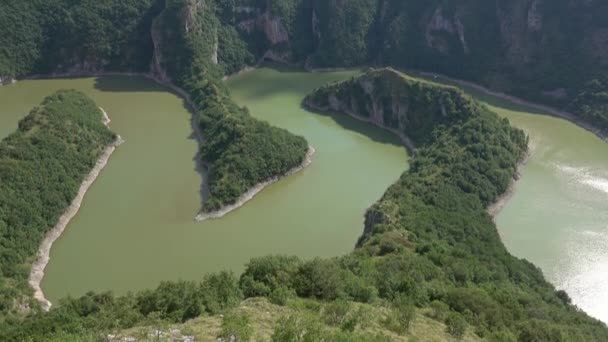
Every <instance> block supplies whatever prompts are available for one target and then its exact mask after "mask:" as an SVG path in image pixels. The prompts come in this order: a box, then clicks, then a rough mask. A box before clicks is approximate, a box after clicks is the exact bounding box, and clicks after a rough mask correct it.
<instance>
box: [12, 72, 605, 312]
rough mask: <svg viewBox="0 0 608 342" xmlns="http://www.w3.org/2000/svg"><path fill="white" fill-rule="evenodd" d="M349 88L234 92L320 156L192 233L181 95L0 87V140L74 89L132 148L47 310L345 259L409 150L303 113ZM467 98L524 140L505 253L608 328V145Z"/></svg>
mask: <svg viewBox="0 0 608 342" xmlns="http://www.w3.org/2000/svg"><path fill="white" fill-rule="evenodd" d="M352 75H354V73H352V72H342V73H330V74H326V73H317V74H306V73H300V72H279V71H275V70H270V69H259V70H256V71H253V72H250V73H246V74H244V75H241V76H238V77H236V78H233V79H231V80H230V81H229V82H228V85H229V87H230V89H231V91H232V94H233V96H234V98H235V99H236V101H237V102H238V103H239V104H241V105H246V106H248V107H249V108H250V110H251V112H252V114H253V115H254V116H256V117H259V118H262V119H264V120H268V121H269V122H271V123H272V124H274V125H277V126H280V127H285V128H287V129H289V130H291V131H292V132H294V133H296V134H301V135H304V136H305V137H306V138H307V139H308V141H309V142H310V143H311V144H312V145H313V146H314V147H316V148H317V151H318V152H317V154H316V156H315V158H314V163H313V165H312V166H311V167H310V168H308V169H307V170H305V171H303V172H301V173H299V174H297V175H294V176H292V177H289V178H288V179H285V180H283V181H281V182H279V183H277V184H275V185H273V186H271V187H270V188H268V189H266V190H265V191H264V192H262V194H260V195H259V196H258V197H256V198H255V199H254V200H253V201H252V202H250V203H248V204H247V205H246V206H245V207H243V208H242V209H240V210H238V211H237V212H235V213H233V214H231V215H229V216H227V217H225V218H223V219H221V220H217V221H210V222H204V223H201V224H196V223H194V222H193V220H192V218H193V217H194V215H195V214H196V212H197V210H198V209H199V206H200V203H199V202H200V199H199V194H198V189H199V187H200V181H201V179H200V176H199V175H198V174H197V173H196V172H195V171H194V162H193V160H192V158H193V156H194V154H195V153H196V143H195V142H194V141H193V140H192V139H190V138H189V137H190V134H191V129H190V127H189V124H188V120H189V113H188V112H187V111H186V110H185V109H184V106H183V103H182V101H181V100H180V99H178V98H177V97H176V96H174V95H172V94H170V93H167V92H166V91H165V90H164V89H163V88H161V87H159V86H156V85H155V84H153V83H150V82H148V81H146V80H143V79H138V78H115V77H111V78H101V79H98V80H95V79H79V80H52V81H26V82H21V83H18V84H16V85H12V86H8V87H3V88H0V136H4V135H6V134H8V133H9V132H11V131H13V130H14V129H15V127H16V123H17V121H18V119H19V118H20V117H22V116H24V115H25V114H26V113H27V112H28V111H29V109H30V108H31V107H32V106H33V105H36V104H38V103H39V102H40V101H41V99H42V98H43V97H44V96H45V95H48V94H49V93H51V92H52V91H53V90H55V89H59V88H77V89H80V90H83V91H85V92H87V93H88V94H90V95H91V96H93V98H94V99H95V100H96V101H98V103H99V104H100V105H101V106H103V107H104V108H105V109H106V110H107V111H108V113H109V114H110V116H111V117H112V120H113V121H112V124H111V126H112V128H113V129H114V130H115V131H117V132H118V133H120V134H121V135H122V136H123V137H125V139H126V140H127V143H126V144H124V145H123V146H121V147H120V148H119V149H118V150H117V152H116V153H115V155H113V156H112V159H111V161H110V163H109V166H108V167H107V169H106V170H104V172H103V173H102V175H101V176H100V178H99V180H98V182H96V184H95V185H94V186H93V187H92V189H91V190H90V193H89V194H88V195H87V197H86V198H85V201H84V203H83V206H82V209H81V212H80V213H79V214H78V215H77V217H76V219H75V220H74V221H73V223H72V224H71V225H70V226H69V228H68V230H67V232H66V234H65V235H64V236H63V237H62V238H61V239H60V240H59V241H58V242H57V244H56V245H55V247H54V248H53V251H52V253H51V258H52V259H51V263H50V265H49V267H48V268H47V277H45V279H44V281H43V287H44V289H45V291H47V293H48V294H49V296H50V298H51V299H52V300H55V299H57V298H58V297H61V296H65V295H67V294H71V295H79V294H82V293H84V292H85V291H87V290H107V289H112V290H115V291H117V292H120V293H122V292H125V291H127V290H133V289H140V288H149V287H153V286H154V285H155V284H157V283H158V282H159V281H161V280H169V279H180V278H181V279H199V278H200V277H201V275H202V274H204V273H205V272H211V271H217V270H221V269H231V270H234V271H235V272H239V271H241V270H242V267H243V264H244V263H245V262H246V261H247V260H249V258H251V257H253V256H258V255H265V254H269V253H275V254H276V253H286V254H296V255H300V256H302V257H313V256H333V255H339V254H343V253H347V252H348V251H350V250H352V248H353V245H354V242H355V240H356V238H357V237H358V236H359V234H360V233H361V231H362V229H363V222H362V215H363V213H364V211H365V208H367V207H368V206H369V205H370V204H372V203H373V202H374V201H376V200H377V199H378V198H379V197H380V196H381V194H382V193H383V192H384V190H385V189H386V188H387V187H388V186H389V185H390V184H391V183H392V182H393V181H394V180H396V179H397V177H398V176H399V174H400V173H401V172H403V171H404V170H405V169H406V167H407V166H406V162H405V161H406V156H405V151H404V150H403V149H402V148H401V147H399V146H397V141H396V140H394V139H392V138H391V137H389V136H388V135H386V134H384V133H383V132H380V131H378V130H376V129H373V128H371V127H367V126H366V125H364V124H360V123H357V122H355V121H353V120H350V119H348V118H345V117H334V118H332V117H328V116H322V115H317V114H311V113H308V112H306V111H304V110H302V109H301V108H300V106H299V102H300V100H301V99H302V97H303V96H304V95H306V94H307V93H308V92H309V91H310V90H311V89H312V88H314V87H315V86H318V85H321V84H323V83H325V82H327V81H329V80H337V79H344V78H347V77H350V76H352ZM468 91H470V90H468ZM470 92H471V93H472V94H473V95H474V96H476V98H477V99H479V100H481V101H482V102H485V103H487V104H488V105H489V106H491V108H492V109H493V110H495V111H496V112H498V113H499V114H500V115H501V116H504V117H507V118H508V119H509V120H510V121H511V122H512V123H513V124H514V125H515V126H518V127H521V128H523V129H524V130H525V131H526V132H527V133H528V134H529V135H530V138H531V149H532V156H531V158H530V160H529V162H528V164H527V165H526V166H525V167H524V168H523V177H522V179H521V181H520V182H519V183H518V186H517V191H516V192H515V195H514V196H513V198H512V199H511V200H510V201H509V203H508V204H507V206H506V207H505V208H504V210H503V211H502V212H501V213H500V215H499V216H498V217H497V225H498V229H499V232H500V234H501V236H502V239H503V241H504V243H505V244H506V246H507V248H508V249H509V251H511V253H513V254H514V255H516V256H518V257H522V258H526V259H528V260H530V261H532V262H533V263H534V264H536V265H537V266H539V267H540V268H541V269H542V270H543V272H544V274H545V275H546V277H547V279H548V280H550V281H551V282H552V283H554V284H555V285H556V286H557V287H558V288H560V289H565V290H566V291H567V292H568V293H569V294H570V296H571V297H572V299H573V301H574V303H575V304H576V305H578V306H579V307H581V308H582V309H584V310H585V311H587V312H588V313H589V314H591V315H593V316H595V317H597V318H600V319H602V320H604V321H605V322H608V290H607V289H606V284H608V144H606V143H605V142H603V141H601V140H600V139H598V138H597V137H595V136H594V135H592V134H591V133H588V132H586V131H584V130H583V129H581V128H578V127H577V126H575V125H573V124H571V123H569V122H567V121H564V120H561V119H557V118H553V117H548V116H543V115H540V114H542V113H539V112H538V111H537V110H533V109H530V108H525V107H522V106H518V105H514V104H511V103H509V102H505V101H502V100H498V99H496V98H493V97H490V96H484V95H481V94H478V93H475V92H472V91H470Z"/></svg>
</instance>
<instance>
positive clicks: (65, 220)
mask: <svg viewBox="0 0 608 342" xmlns="http://www.w3.org/2000/svg"><path fill="white" fill-rule="evenodd" d="M99 109H100V110H101V112H102V113H103V118H102V122H103V123H104V125H106V126H108V125H109V123H110V121H111V120H110V118H109V116H108V114H107V113H106V112H105V111H104V110H103V108H101V107H100V108H99ZM123 142H124V141H123V140H122V138H121V137H120V136H119V135H117V136H116V140H115V141H114V142H113V143H112V144H110V145H109V146H108V147H106V149H105V150H104V152H103V153H102V154H101V156H100V157H99V159H98V160H97V163H96V164H95V166H94V167H93V169H91V172H89V174H88V175H87V177H86V178H85V179H84V180H83V182H82V183H81V185H80V188H79V190H78V193H77V194H76V197H75V198H74V199H73V200H72V203H71V204H70V206H69V207H68V208H67V209H66V211H65V212H64V213H63V215H61V217H60V218H59V221H58V222H57V224H56V225H55V227H53V228H52V229H51V230H50V231H49V232H48V233H47V235H46V237H45V238H44V240H42V243H41V244H40V248H39V249H38V259H36V261H35V262H34V263H33V264H32V269H31V271H30V276H29V284H30V286H31V287H32V289H33V290H34V298H35V299H36V300H37V301H38V302H40V305H41V306H42V309H43V310H45V311H48V310H49V309H50V308H51V305H52V303H51V302H50V301H49V300H48V299H47V298H46V297H45V295H44V292H43V291H42V288H41V287H40V283H41V282H42V278H44V269H45V268H46V266H47V265H48V263H49V261H50V253H51V248H52V247H53V243H55V241H57V239H58V238H59V237H60V236H61V234H63V232H64V231H65V229H66V227H67V226H68V224H69V223H70V221H71V220H72V218H74V216H76V214H77V213H78V210H79V209H80V205H81V204H82V201H83V199H84V196H85V195H86V193H87V191H88V190H89V188H90V187H91V185H93V183H94V182H95V180H96V179H97V177H98V176H99V174H100V173H101V171H102V170H103V169H104V168H105V167H106V165H107V164H108V161H109V160H110V157H111V156H112V154H113V153H114V151H115V150H116V148H117V147H118V146H119V145H120V144H122V143H123Z"/></svg>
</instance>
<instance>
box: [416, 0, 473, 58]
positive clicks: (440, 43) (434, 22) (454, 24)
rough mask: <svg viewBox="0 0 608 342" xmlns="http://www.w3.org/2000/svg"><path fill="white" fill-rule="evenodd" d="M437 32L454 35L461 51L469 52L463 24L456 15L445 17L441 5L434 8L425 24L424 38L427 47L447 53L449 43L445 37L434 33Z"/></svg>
mask: <svg viewBox="0 0 608 342" xmlns="http://www.w3.org/2000/svg"><path fill="white" fill-rule="evenodd" d="M438 32H443V33H448V34H451V35H456V36H457V37H458V40H459V41H460V44H461V46H462V49H463V51H464V52H465V53H466V54H468V53H469V46H468V44H467V41H466V39H465V33H464V25H463V24H462V22H461V20H460V17H459V16H458V15H454V17H453V18H448V17H446V16H445V15H444V13H443V8H442V7H441V6H440V7H438V8H437V9H436V10H435V12H434V13H433V16H432V17H431V19H430V20H429V22H428V24H427V25H426V31H425V39H426V44H427V46H428V47H430V48H432V49H435V50H437V51H439V52H440V53H442V54H448V53H449V44H448V42H447V41H446V40H445V38H443V37H441V36H438V35H436V33H438Z"/></svg>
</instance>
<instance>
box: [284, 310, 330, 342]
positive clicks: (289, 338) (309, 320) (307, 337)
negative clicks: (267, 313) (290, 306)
mask: <svg viewBox="0 0 608 342" xmlns="http://www.w3.org/2000/svg"><path fill="white" fill-rule="evenodd" d="M326 334H327V332H326V330H325V328H324V327H323V325H322V324H321V322H319V321H318V320H317V319H316V318H314V317H312V316H298V315H292V316H289V317H283V318H281V319H280V320H279V321H278V322H277V324H276V325H275V328H274V332H273V334H272V341H273V342H317V341H329V340H328V339H327V337H326Z"/></svg>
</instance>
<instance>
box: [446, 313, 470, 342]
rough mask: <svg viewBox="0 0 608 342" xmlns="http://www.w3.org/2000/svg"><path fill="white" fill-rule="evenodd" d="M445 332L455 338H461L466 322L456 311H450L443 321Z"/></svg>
mask: <svg viewBox="0 0 608 342" xmlns="http://www.w3.org/2000/svg"><path fill="white" fill-rule="evenodd" d="M445 324H446V325H447V328H446V329H447V332H448V333H449V334H450V335H452V336H454V338H455V339H457V340H462V338H463V337H464V334H465V332H466V330H467V322H466V321H465V319H464V318H462V316H461V315H460V314H458V313H455V312H452V313H451V314H450V315H449V316H448V318H447V319H446V321H445Z"/></svg>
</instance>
